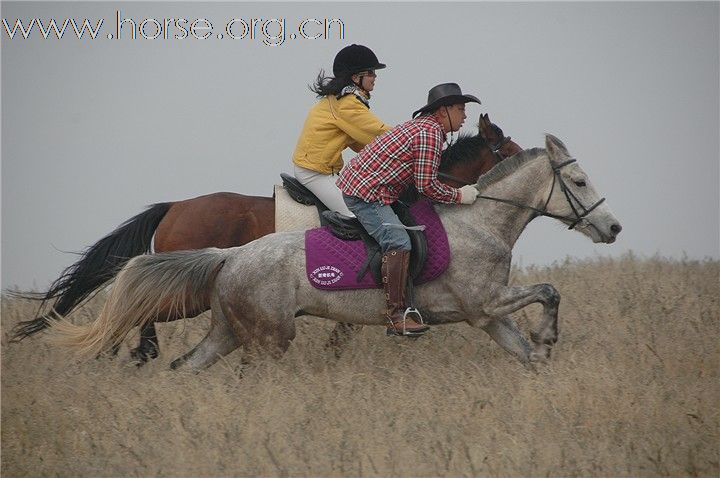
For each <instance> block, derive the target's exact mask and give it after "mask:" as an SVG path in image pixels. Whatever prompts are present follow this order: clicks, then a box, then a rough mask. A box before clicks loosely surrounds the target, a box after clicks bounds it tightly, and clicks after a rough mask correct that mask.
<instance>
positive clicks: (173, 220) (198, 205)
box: [155, 192, 275, 252]
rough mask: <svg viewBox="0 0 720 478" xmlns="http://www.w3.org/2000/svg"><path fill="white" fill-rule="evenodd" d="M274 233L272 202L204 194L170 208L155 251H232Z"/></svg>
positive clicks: (238, 195) (232, 195)
mask: <svg viewBox="0 0 720 478" xmlns="http://www.w3.org/2000/svg"><path fill="white" fill-rule="evenodd" d="M274 230H275V202H274V200H273V198H270V197H257V196H245V195H242V194H237V193H230V192H220V193H213V194H207V195H205V196H199V197H196V198H192V199H187V200H184V201H178V202H176V203H174V204H173V206H172V207H171V208H170V210H169V211H168V212H167V214H166V215H165V217H164V218H163V220H162V221H161V222H160V224H159V225H158V228H157V230H156V232H155V250H156V251H157V252H166V251H175V250H186V249H202V248H205V247H220V248H227V247H235V246H240V245H243V244H247V243H248V242H250V241H253V240H255V239H257V238H258V237H262V236H264V235H267V234H270V233H272V232H273V231H274Z"/></svg>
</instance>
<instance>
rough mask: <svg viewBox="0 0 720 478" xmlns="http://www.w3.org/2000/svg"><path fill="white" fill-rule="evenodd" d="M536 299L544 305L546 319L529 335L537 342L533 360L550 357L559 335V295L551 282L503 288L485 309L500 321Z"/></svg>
mask: <svg viewBox="0 0 720 478" xmlns="http://www.w3.org/2000/svg"><path fill="white" fill-rule="evenodd" d="M536 302H539V303H541V304H542V305H543V318H542V321H541V323H540V326H539V327H538V328H537V330H536V331H535V332H532V333H531V334H530V339H531V340H532V342H533V345H534V346H533V350H532V352H531V353H530V356H529V359H530V361H531V362H535V361H538V360H546V359H548V358H549V357H550V351H551V350H552V347H553V345H555V342H557V339H558V336H559V330H558V308H559V306H560V294H559V293H558V291H557V290H556V289H555V287H553V286H552V285H550V284H535V285H530V286H516V287H502V288H501V289H499V290H498V292H497V293H496V294H495V295H494V297H493V298H492V299H491V300H490V302H488V304H486V305H485V307H484V308H483V312H485V314H487V315H489V316H491V317H495V318H496V320H500V319H501V318H503V317H505V316H507V315H509V314H511V313H513V312H515V311H518V310H520V309H522V308H523V307H526V306H528V305H530V304H534V303H536Z"/></svg>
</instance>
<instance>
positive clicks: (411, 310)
mask: <svg viewBox="0 0 720 478" xmlns="http://www.w3.org/2000/svg"><path fill="white" fill-rule="evenodd" d="M409 314H415V315H417V316H418V318H419V319H420V321H419V322H418V321H417V320H416V321H415V322H417V323H418V324H420V325H425V321H424V320H423V316H422V314H421V313H420V311H419V310H417V308H415V307H408V308H407V309H405V312H404V313H403V324H404V323H405V319H406V318H407V316H408V315H409Z"/></svg>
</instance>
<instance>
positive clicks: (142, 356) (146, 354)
mask: <svg viewBox="0 0 720 478" xmlns="http://www.w3.org/2000/svg"><path fill="white" fill-rule="evenodd" d="M157 356H158V350H157V348H155V347H138V348H136V349H132V350H131V351H130V357H131V358H132V359H133V361H134V362H135V364H136V365H137V366H138V367H142V366H143V365H145V364H146V363H147V362H148V361H149V360H151V359H155V358H157Z"/></svg>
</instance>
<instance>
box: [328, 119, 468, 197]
mask: <svg viewBox="0 0 720 478" xmlns="http://www.w3.org/2000/svg"><path fill="white" fill-rule="evenodd" d="M444 142H445V132H444V131H443V128H442V126H441V125H440V122H438V120H437V119H436V118H435V117H434V116H433V115H430V116H421V117H420V118H416V119H412V120H410V121H406V122H405V123H403V124H401V125H399V126H397V127H395V128H393V129H391V130H390V131H388V132H387V133H385V134H383V135H382V136H380V137H378V138H376V139H375V140H374V141H373V142H372V143H370V144H368V145H367V146H365V148H363V149H362V151H360V153H358V155H357V156H355V157H354V158H353V159H351V160H350V161H349V162H348V164H346V165H345V167H344V168H343V169H342V171H340V178H339V179H338V180H337V182H336V184H337V186H338V187H339V188H340V190H341V191H342V192H343V193H345V194H347V195H348V196H356V197H359V198H360V199H363V200H365V201H367V202H375V201H381V202H383V203H384V204H392V203H394V202H395V201H397V199H398V197H399V196H400V193H402V192H403V191H404V190H405V189H406V188H407V187H408V186H409V185H411V184H413V183H414V184H415V187H416V188H417V190H418V192H420V193H421V194H424V195H425V196H427V197H429V198H430V199H432V200H434V201H438V202H443V203H458V202H460V190H458V189H455V188H453V187H450V186H446V185H445V184H443V183H441V182H440V181H438V178H437V171H438V167H439V166H440V155H441V153H442V145H443V143H444Z"/></svg>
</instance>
